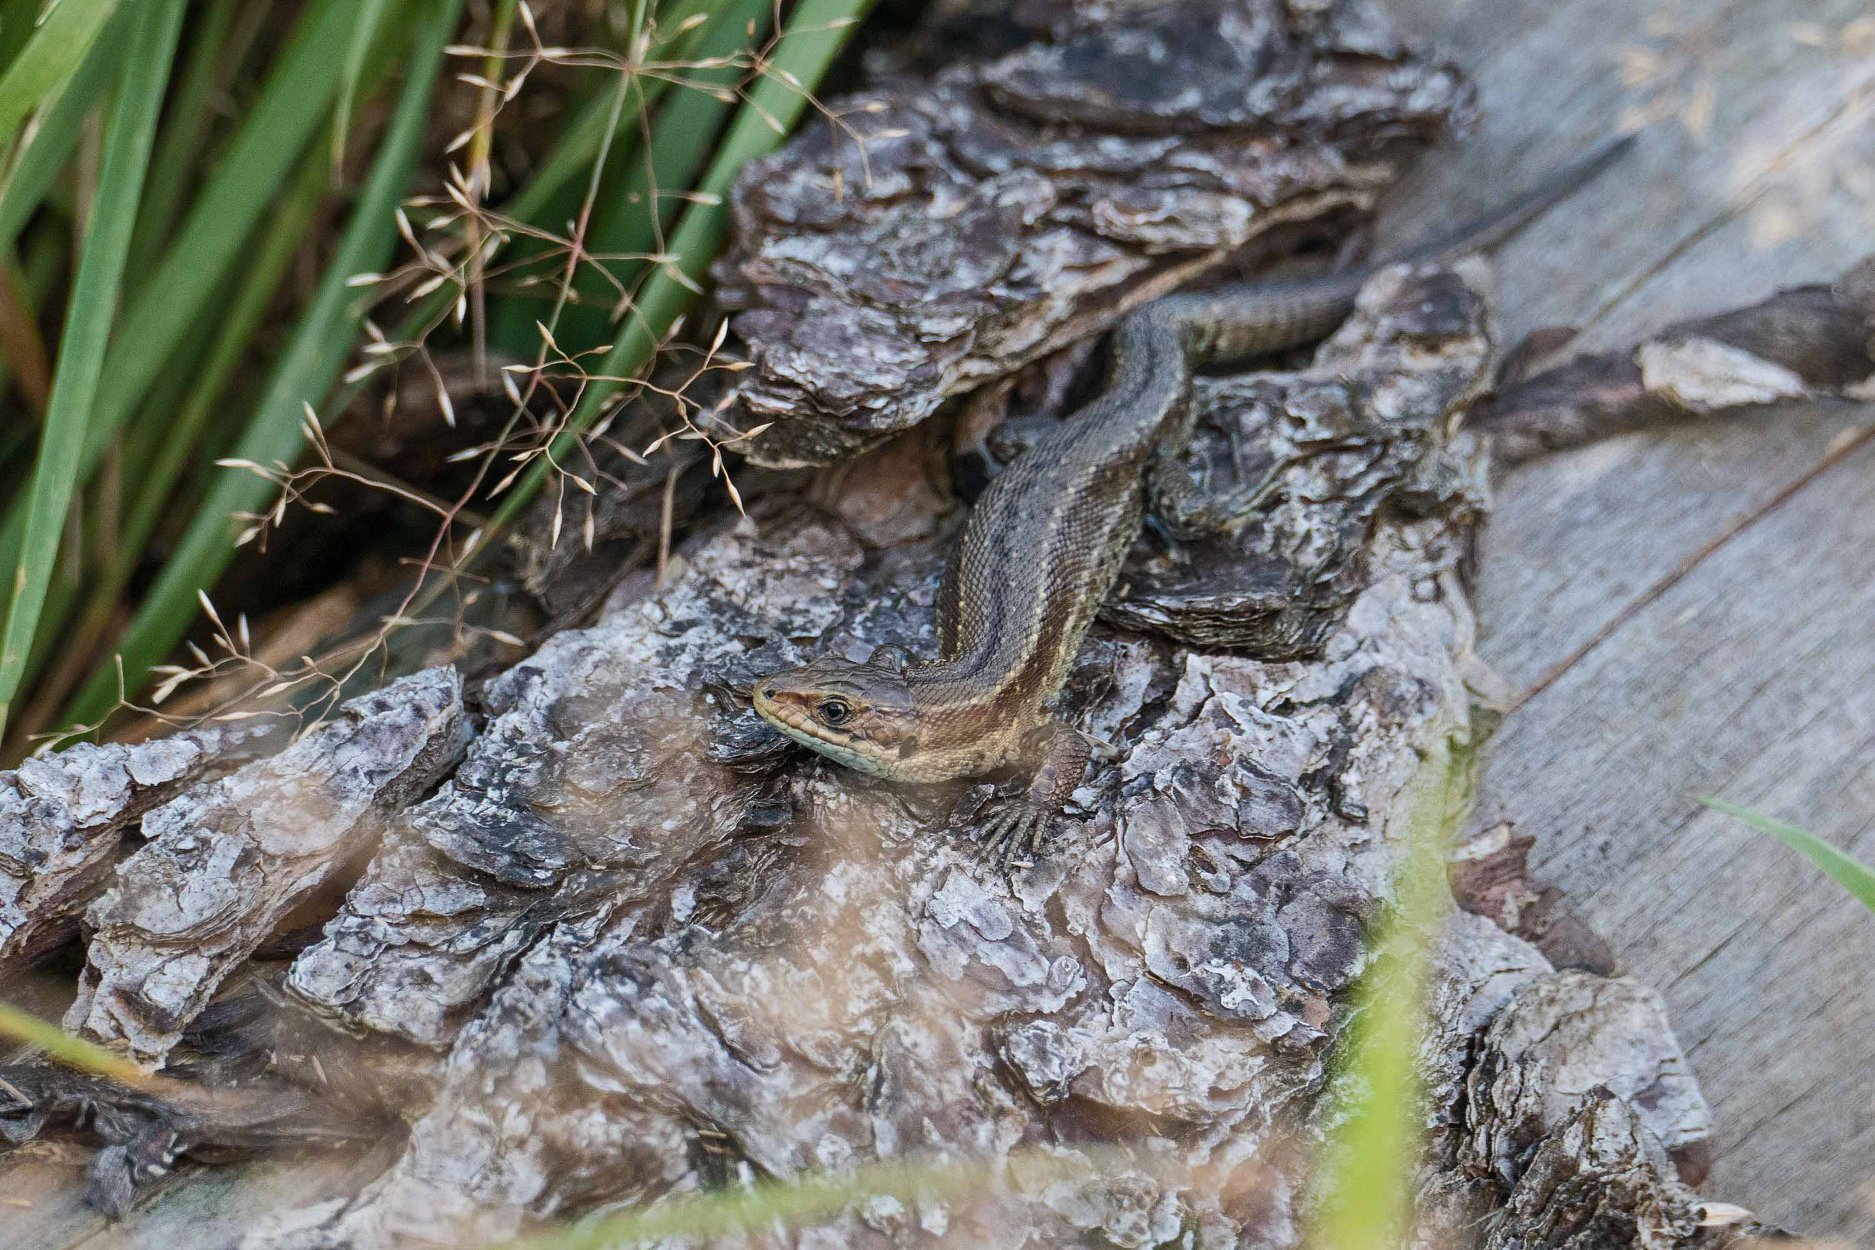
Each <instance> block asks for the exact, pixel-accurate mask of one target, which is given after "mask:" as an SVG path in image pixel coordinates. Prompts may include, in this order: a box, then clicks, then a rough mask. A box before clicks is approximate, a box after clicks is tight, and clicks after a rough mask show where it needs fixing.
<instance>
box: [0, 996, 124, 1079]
mask: <svg viewBox="0 0 1875 1250" xmlns="http://www.w3.org/2000/svg"><path fill="white" fill-rule="evenodd" d="M0 1037H10V1038H12V1039H14V1040H15V1041H20V1042H25V1043H26V1044H27V1045H28V1046H36V1047H38V1048H39V1049H40V1050H42V1051H44V1052H45V1053H46V1054H48V1055H50V1056H51V1057H52V1058H54V1059H56V1060H58V1061H59V1062H60V1063H62V1064H64V1065H65V1066H66V1067H68V1068H77V1069H78V1070H79V1071H80V1072H90V1073H93V1074H95V1075H97V1076H108V1077H110V1078H111V1079H112V1080H115V1081H122V1082H124V1083H125V1084H126V1085H142V1084H144V1082H145V1081H146V1080H147V1079H148V1078H147V1076H146V1075H145V1073H144V1071H143V1069H142V1068H139V1067H138V1066H137V1065H136V1064H135V1063H133V1062H132V1061H131V1060H129V1059H126V1058H124V1056H122V1055H120V1054H118V1053H116V1052H115V1051H111V1050H106V1049H105V1048H104V1047H102V1046H100V1045H98V1044H97V1043H96V1042H88V1041H86V1040H85V1039H84V1038H82V1037H73V1036H72V1035H71V1034H70V1033H67V1032H66V1031H65V1030H64V1029H61V1028H60V1027H59V1026H58V1025H56V1024H54V1023H52V1022H51V1021H50V1020H41V1019H40V1018H39V1017H38V1016H35V1015H32V1014H31V1013H30V1012H25V1011H21V1010H20V1009H19V1008H18V1007H15V1006H13V1005H12V1004H11V1003H0Z"/></svg>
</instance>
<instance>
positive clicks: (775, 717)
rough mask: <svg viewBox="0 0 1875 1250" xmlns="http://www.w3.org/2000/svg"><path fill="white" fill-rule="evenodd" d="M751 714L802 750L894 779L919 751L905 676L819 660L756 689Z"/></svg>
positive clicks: (878, 668)
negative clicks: (900, 769)
mask: <svg viewBox="0 0 1875 1250" xmlns="http://www.w3.org/2000/svg"><path fill="white" fill-rule="evenodd" d="M754 698H755V710H756V711H757V712H758V713H760V715H761V717H762V719H763V720H765V721H767V722H768V723H769V724H771V725H773V726H774V727H775V728H776V729H779V730H780V731H781V732H782V733H784V734H787V735H788V736H789V737H790V738H793V739H794V740H795V741H796V742H799V743H800V744H801V745H803V746H806V747H809V748H811V749H813V750H815V751H818V752H820V753H821V754H822V755H825V756H828V757H830V758H832V759H835V760H838V761H839V762H840V763H842V764H845V765H846V766H847V767H848V768H857V769H859V770H860V771H861V772H867V773H875V774H879V775H882V776H893V775H895V774H896V773H897V772H898V771H899V769H898V763H899V761H901V760H903V759H905V758H906V757H907V756H909V755H910V754H911V753H912V751H913V750H914V749H915V748H916V747H917V744H918V736H917V734H918V731H917V717H916V715H915V713H914V708H913V705H912V695H911V686H910V683H908V682H907V681H906V680H905V674H904V673H903V672H901V671H899V670H898V669H895V668H890V667H887V666H886V665H883V664H872V663H866V664H856V663H854V662H853V661H851V660H841V659H833V658H828V659H821V660H815V661H814V662H813V663H812V664H808V665H805V666H804V667H801V668H796V669H790V670H789V671H788V672H785V673H776V674H775V675H774V676H772V677H764V678H762V679H761V680H760V681H758V682H756V683H755V692H754Z"/></svg>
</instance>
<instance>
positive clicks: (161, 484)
mask: <svg viewBox="0 0 1875 1250" xmlns="http://www.w3.org/2000/svg"><path fill="white" fill-rule="evenodd" d="M325 168H326V166H325V162H324V160H323V158H322V157H308V158H307V159H306V161H305V173H303V174H302V175H301V177H300V182H299V185H298V186H297V187H296V188H295V189H294V190H293V191H292V192H291V193H290V194H289V195H288V196H287V199H286V201H285V203H283V204H282V205H281V206H280V211H279V213H278V214H277V215H276V216H275V218H274V220H273V221H272V222H270V223H269V224H268V226H267V229H266V231H265V232H264V234H263V235H262V237H261V241H260V245H259V247H258V248H256V249H255V251H254V255H253V257H252V260H251V268H250V269H249V270H248V272H247V273H245V274H243V275H242V278H241V284H240V286H239V288H238V289H237V290H236V292H235V295H234V298H233V299H232V300H231V301H230V302H229V304H228V307H227V309H226V311H225V312H224V313H223V316H222V320H221V322H220V324H219V325H217V326H216V328H215V337H214V342H213V343H212V344H211V346H210V347H209V349H208V351H207V353H206V355H205V356H204V359H203V362H202V365H201V368H200V370H199V371H198V372H197V374H196V375H195V376H194V377H193V378H191V379H190V384H189V393H188V397H187V398H186V399H185V400H183V403H182V407H181V409H180V411H179V412H177V414H176V416H175V418H174V419H173V420H172V421H170V422H168V423H167V424H166V425H165V427H164V430H163V440H162V443H161V444H160V445H159V446H158V447H157V449H156V453H155V455H154V456H153V457H152V458H151V459H150V461H149V462H148V464H147V466H146V467H145V469H144V470H143V471H142V472H141V473H140V474H139V475H138V481H137V482H136V483H135V484H134V485H133V487H132V489H131V492H130V506H129V508H128V509H127V510H126V512H125V516H124V526H123V537H122V539H121V541H120V542H119V544H118V550H117V551H116V553H115V554H114V555H113V556H112V558H111V560H110V561H109V563H108V564H107V565H106V567H105V569H104V571H103V572H102V573H100V574H99V575H98V576H97V577H96V578H95V579H94V581H93V584H92V585H90V586H88V587H87V588H86V589H87V592H88V597H87V600H86V602H85V606H84V610H83V612H82V613H81V615H80V616H79V618H78V623H77V626H76V628H75V629H74V630H73V631H72V632H71V633H70V634H69V635H63V631H61V634H62V636H65V637H66V639H67V646H68V647H69V649H70V650H72V651H73V652H74V653H75V654H76V655H77V656H79V657H81V658H82V657H88V656H91V655H93V654H94V653H95V652H96V650H97V648H98V646H99V645H100V644H101V643H102V642H103V640H104V637H105V630H106V629H107V628H108V627H109V626H110V624H111V621H112V619H113V617H114V616H115V615H116V613H117V606H118V603H119V601H120V600H121V599H122V598H123V594H124V589H125V588H126V587H127V586H128V585H129V584H130V578H131V575H132V574H133V573H134V572H135V571H136V567H137V561H138V558H139V557H140V556H141V554H142V553H143V550H144V548H145V547H146V546H147V545H148V543H149V541H150V538H151V535H152V534H154V533H155V530H156V525H157V522H158V521H159V520H161V519H162V515H163V509H164V507H165V505H166V504H168V503H169V502H170V493H171V492H172V491H173V490H174V489H175V486H176V483H177V481H178V480H179V479H180V478H181V476H182V471H183V469H184V468H186V467H187V465H188V463H189V460H190V457H191V454H192V453H193V452H194V450H195V446H196V443H197V441H198V440H199V439H200V438H201V436H202V431H203V429H204V428H205V427H206V425H207V424H208V419H209V417H210V416H212V415H213V414H214V412H215V410H216V408H217V406H218V405H220V404H221V402H222V399H223V393H224V392H225V391H226V390H227V389H228V385H229V383H230V382H232V381H233V379H234V375H235V370H236V369H237V368H238V367H239V366H240V364H241V361H242V360H243V358H245V356H246V355H247V349H248V345H249V343H250V342H251V341H252V340H253V337H254V334H255V332H256V331H257V330H258V329H259V328H260V324H261V319H262V318H263V317H264V316H265V315H266V312H267V306H268V305H269V304H270V303H271V302H272V301H273V298H274V295H275V293H276V292H277V291H278V290H279V288H280V283H281V280H282V279H284V278H285V277H286V273H287V267H288V266H289V265H290V264H291V263H292V260H293V256H294V254H295V253H296V252H297V251H298V250H299V246H300V244H301V243H302V242H303V241H304V237H305V233H306V228H307V226H308V225H309V224H310V222H311V220H312V215H313V210H314V209H315V208H316V207H317V206H318V202H319V192H320V189H321V188H322V187H323V186H324V184H325V177H324V174H325ZM53 693H54V694H57V695H58V697H60V698H63V697H64V694H63V692H58V691H55V692H53ZM76 719H77V717H76V709H71V710H68V712H67V714H66V715H65V716H64V717H63V718H62V721H61V723H63V724H67V725H69V724H72V723H74V721H75V720H76Z"/></svg>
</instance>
